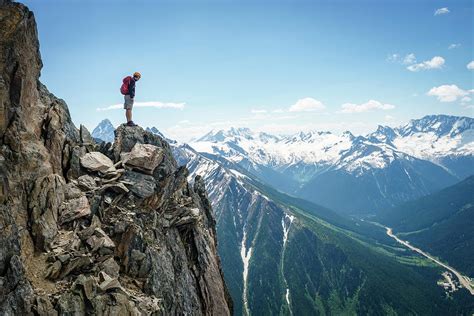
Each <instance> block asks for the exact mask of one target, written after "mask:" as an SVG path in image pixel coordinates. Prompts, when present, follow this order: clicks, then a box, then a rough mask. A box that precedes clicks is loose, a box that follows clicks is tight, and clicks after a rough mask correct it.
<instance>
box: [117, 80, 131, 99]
mask: <svg viewBox="0 0 474 316" xmlns="http://www.w3.org/2000/svg"><path fill="white" fill-rule="evenodd" d="M130 80H132V77H130V76H128V77H125V78H123V80H122V82H123V83H122V86H121V87H120V92H121V93H122V94H123V95H126V94H128V86H129V85H130Z"/></svg>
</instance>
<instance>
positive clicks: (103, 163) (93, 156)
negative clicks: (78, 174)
mask: <svg viewBox="0 0 474 316" xmlns="http://www.w3.org/2000/svg"><path fill="white" fill-rule="evenodd" d="M81 165H82V166H83V167H84V168H86V169H88V170H91V171H100V172H102V173H106V172H108V171H109V172H110V171H111V170H114V169H115V167H114V163H113V162H112V160H110V158H109V157H107V156H106V155H104V154H103V153H101V152H98V151H93V152H90V153H87V154H85V155H84V156H82V157H81Z"/></svg>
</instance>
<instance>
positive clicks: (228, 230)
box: [172, 134, 435, 315]
mask: <svg viewBox="0 0 474 316" xmlns="http://www.w3.org/2000/svg"><path fill="white" fill-rule="evenodd" d="M212 136H213V135H212ZM222 136H224V135H222V134H221V135H219V137H222ZM240 136H241V137H245V135H240ZM247 136H248V135H247ZM303 138H304V137H303ZM172 148H173V155H174V156H175V158H176V159H177V161H178V163H179V164H180V165H186V166H187V168H188V170H189V176H188V178H189V179H190V180H192V179H194V178H195V176H197V175H200V176H202V177H203V178H204V183H205V184H206V188H207V191H208V194H209V199H210V202H211V204H212V208H213V211H214V214H215V218H216V222H217V225H216V228H217V236H218V241H219V242H218V252H219V256H220V258H221V262H222V266H223V271H224V277H225V279H226V283H227V285H228V287H229V291H230V294H231V296H232V298H233V301H234V313H235V315H250V314H253V315H263V314H271V315H276V314H281V315H305V314H324V313H328V314H331V311H332V310H331V307H329V306H328V305H324V304H319V305H317V307H316V306H315V305H314V304H312V302H313V299H312V298H313V297H318V298H319V299H320V300H321V301H327V300H328V299H331V300H334V298H335V297H337V302H345V301H351V302H358V303H357V304H354V305H357V306H362V307H363V306H368V305H369V304H370V305H371V306H372V307H371V310H375V311H378V310H380V311H381V313H382V310H383V308H384V306H386V303H385V299H384V297H387V296H390V295H392V294H391V293H390V291H391V289H392V288H397V287H398V285H397V283H398V282H400V283H402V284H404V285H403V287H404V289H407V288H406V283H409V282H408V280H410V281H412V280H413V278H418V276H416V275H413V274H410V276H408V275H406V274H405V273H411V272H410V271H409V270H408V269H406V270H405V271H404V272H401V270H400V272H399V271H398V270H397V269H405V268H404V267H403V264H401V263H399V262H396V261H395V260H394V259H392V258H390V256H392V255H390V256H387V255H385V254H384V255H381V254H379V253H378V252H374V251H372V250H371V249H370V247H367V246H362V245H361V244H360V241H356V240H354V239H352V237H351V236H352V233H349V234H346V233H345V229H349V231H351V228H350V227H352V228H354V227H357V231H354V232H357V233H358V234H360V233H362V234H364V233H366V232H367V229H369V230H370V231H372V230H373V229H374V226H372V225H370V227H366V226H364V225H367V224H365V223H364V222H362V221H357V220H355V221H349V220H347V219H345V218H342V217H339V216H337V214H335V213H333V212H332V211H330V210H328V209H324V208H322V207H320V206H317V205H314V204H308V202H306V201H303V200H298V199H294V198H291V197H288V196H285V195H284V194H281V193H278V192H276V191H275V190H273V191H271V189H270V191H267V190H269V189H268V188H266V187H265V186H263V185H258V184H257V182H258V181H255V179H254V178H253V177H252V176H249V175H248V174H247V173H246V172H245V171H244V170H242V168H241V167H240V166H239V165H238V164H235V163H233V162H230V161H228V160H226V159H225V158H222V157H219V156H212V155H209V154H201V153H198V152H197V151H195V150H194V149H193V148H192V147H190V146H189V145H187V144H181V145H179V144H177V143H174V144H173V145H172ZM282 201H284V202H282ZM301 202H302V203H303V205H301V204H300V203H301ZM293 203H294V204H293ZM304 205H306V206H307V207H308V208H304V209H300V207H303V206H304ZM333 225H336V226H337V227H338V228H334V226H333ZM359 229H360V230H359ZM367 242H369V243H373V242H374V241H373V240H367ZM377 246H378V247H380V246H381V245H380V244H377ZM348 249H351V250H350V251H348ZM390 249H396V248H388V249H387V250H388V252H390V251H391V250H390ZM380 257H384V258H383V260H381V259H382V258H380ZM370 258H372V259H370ZM386 260H393V263H392V265H391V266H390V268H387V267H388V266H384V264H381V262H386ZM394 265H395V266H397V267H396V268H394ZM365 271H370V273H366V272H365ZM301 275H303V276H304V277H299V276H301ZM399 277H401V278H405V280H403V281H402V280H399ZM367 283H370V284H373V286H375V287H377V288H379V290H377V291H376V292H377V295H374V294H372V293H373V291H372V290H370V293H371V294H369V295H366V294H364V292H365V293H369V291H368V290H367V289H371V288H372V286H371V287H367V286H364V284H367ZM388 283H391V284H392V285H389V286H387V284H388ZM308 284H310V286H308ZM313 284H314V286H313ZM347 284H351V286H347ZM410 284H412V285H408V286H409V287H411V288H410V291H418V289H416V287H417V286H418V285H417V284H418V283H417V282H411V283H410ZM413 284H415V286H413ZM428 287H430V286H428ZM432 287H433V288H434V287H435V282H433V285H432ZM420 289H422V291H423V293H425V292H424V291H426V290H427V289H426V286H423V287H421V286H420ZM306 298H308V299H306ZM396 301H397V304H398V303H400V299H397V300H396ZM337 302H336V303H334V304H335V305H336V306H337V304H339V303H337ZM404 304H407V303H406V302H403V303H400V305H402V306H403V305H404ZM381 305H382V306H381ZM394 308H395V309H396V308H401V310H403V308H404V307H395V306H394ZM354 313H356V314H357V313H360V314H366V310H363V309H361V310H357V311H355V312H354Z"/></svg>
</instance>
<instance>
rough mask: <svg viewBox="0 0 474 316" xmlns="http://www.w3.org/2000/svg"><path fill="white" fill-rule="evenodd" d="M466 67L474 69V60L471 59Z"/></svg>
mask: <svg viewBox="0 0 474 316" xmlns="http://www.w3.org/2000/svg"><path fill="white" fill-rule="evenodd" d="M466 68H467V69H469V70H474V60H473V61H471V62H470V63H469V64H467V65H466Z"/></svg>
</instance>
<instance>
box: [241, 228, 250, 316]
mask: <svg viewBox="0 0 474 316" xmlns="http://www.w3.org/2000/svg"><path fill="white" fill-rule="evenodd" d="M246 239H247V232H246V231H245V227H244V236H243V237H242V243H241V245H240V257H241V258H242V263H243V264H244V272H243V279H244V293H243V299H244V309H245V312H246V315H250V310H249V304H248V295H247V277H248V273H249V262H250V258H251V257H252V247H250V248H249V250H248V251H247V249H246V247H245V242H246Z"/></svg>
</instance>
